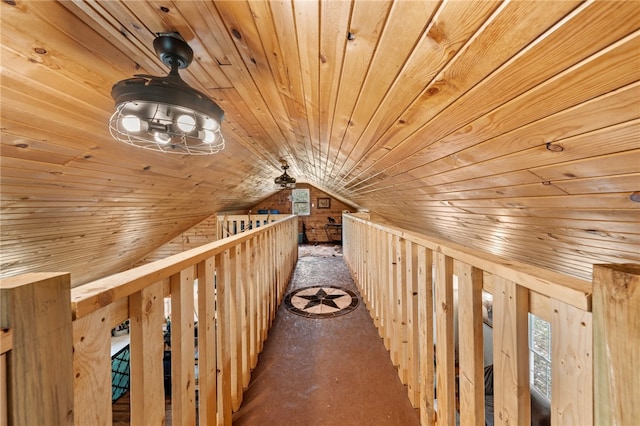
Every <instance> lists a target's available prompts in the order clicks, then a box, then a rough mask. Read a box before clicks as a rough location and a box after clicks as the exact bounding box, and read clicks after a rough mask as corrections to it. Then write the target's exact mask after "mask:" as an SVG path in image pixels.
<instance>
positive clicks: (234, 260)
mask: <svg viewBox="0 0 640 426" xmlns="http://www.w3.org/2000/svg"><path fill="white" fill-rule="evenodd" d="M229 255H230V256H229V262H230V270H229V274H230V287H229V288H228V291H229V294H230V296H231V300H230V304H229V312H230V316H229V319H230V322H229V350H230V355H231V371H230V373H231V409H232V410H233V411H234V412H235V411H237V410H238V408H240V404H241V402H242V401H241V396H240V393H241V392H242V374H239V373H240V365H241V361H240V356H241V353H242V341H241V339H240V336H239V334H240V333H239V331H238V328H239V326H240V307H239V303H240V300H239V288H238V269H239V267H238V263H239V259H238V255H237V252H236V247H235V246H234V247H233V248H231V249H230V250H229Z"/></svg>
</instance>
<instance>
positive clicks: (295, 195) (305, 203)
mask: <svg viewBox="0 0 640 426" xmlns="http://www.w3.org/2000/svg"><path fill="white" fill-rule="evenodd" d="M309 200H311V197H310V196H309V190H308V189H292V190H291V203H292V206H291V212H292V213H293V214H297V215H298V216H309V215H310V214H311V207H310V204H309Z"/></svg>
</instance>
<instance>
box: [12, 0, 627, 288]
mask: <svg viewBox="0 0 640 426" xmlns="http://www.w3.org/2000/svg"><path fill="white" fill-rule="evenodd" d="M0 8H2V9H1V13H0V25H1V27H2V31H1V32H0V55H1V56H2V67H1V69H0V74H1V77H2V78H1V80H0V86H1V87H0V89H1V90H0V93H1V96H2V111H1V120H2V124H1V126H0V136H1V137H0V144H1V148H2V149H1V151H0V155H1V162H2V167H1V169H0V178H1V180H2V182H1V183H2V187H1V202H2V204H1V212H0V213H1V215H0V233H1V241H0V244H1V247H0V248H1V253H0V255H1V259H0V265H1V271H0V276H11V275H16V274H21V273H25V272H32V271H69V272H71V276H72V285H77V284H80V283H84V282H87V281H90V280H93V279H96V278H98V277H102V276H106V275H109V274H112V273H114V272H118V271H121V270H124V269H128V268H130V267H131V266H132V265H133V264H135V262H137V261H138V260H139V259H141V258H144V257H145V256H147V255H148V254H149V253H151V252H152V251H154V250H155V249H157V248H158V247H161V246H162V245H163V244H166V243H167V242H169V241H171V240H173V239H174V238H176V237H178V236H179V235H181V234H182V233H183V232H185V231H186V230H188V229H190V228H192V227H193V226H195V225H196V224H198V223H200V222H202V221H203V220H205V219H206V218H208V217H210V216H211V215H213V214H215V213H216V212H221V211H229V210H235V211H238V210H239V211H242V212H246V211H248V210H249V209H255V208H259V207H261V206H260V201H261V200H265V199H267V198H268V197H270V196H274V194H276V189H275V188H274V186H273V178H274V177H275V176H277V175H279V174H280V173H281V169H280V165H281V161H282V160H285V161H286V162H287V163H288V164H289V165H290V166H291V169H290V170H289V172H290V174H291V175H292V176H294V177H304V181H305V182H306V183H308V184H310V185H313V186H315V187H316V188H320V189H321V190H322V191H323V192H325V193H326V194H328V195H329V196H331V197H332V198H333V200H332V207H333V205H334V204H336V203H335V202H333V201H334V200H335V199H339V200H344V201H345V202H346V203H348V204H352V205H354V206H358V208H361V209H368V210H369V211H371V212H372V213H375V214H378V215H380V216H382V217H384V218H386V219H387V220H388V221H389V222H392V223H394V224H395V225H397V226H400V227H403V228H407V229H412V230H416V231H419V232H421V233H424V234H429V235H433V236H436V237H439V238H446V239H448V240H450V241H453V242H456V243H459V244H465V245H467V246H468V247H470V248H473V249H474V250H478V251H482V252H489V253H492V254H496V255H500V256H503V257H507V258H510V259H514V260H517V261H524V262H528V263H530V264H532V265H536V266H540V267H543V268H547V269H550V270H553V271H558V272H561V273H564V274H568V275H572V276H574V277H580V278H582V279H590V277H591V273H592V269H593V265H594V264H599V263H636V264H637V263H640V250H639V248H640V203H639V202H638V201H634V200H638V199H640V185H639V181H640V137H639V135H640V108H639V104H638V99H640V55H638V52H639V51H640V2H638V1H624V0H623V1H615V0H612V1H581V0H564V1H502V0H486V1H439V0H424V1H392V0H381V1H370V0H318V1H309V0H291V1H285V2H277V1H268V2H267V1H248V0H237V1H210V0H192V1H172V2H158V1H155V0H140V1H125V0H111V1H100V2H96V1H89V0H77V1H53V0H43V1H26V0H17V1H4V2H0ZM171 31H178V32H180V34H182V36H183V37H184V38H185V40H187V42H188V43H189V45H190V46H191V47H192V48H193V50H194V58H195V59H194V61H193V63H192V64H191V65H190V66H189V68H187V69H186V70H182V71H181V76H182V77H183V78H184V80H185V81H186V82H187V83H189V84H190V85H192V86H193V87H195V88H197V89H198V90H201V91H203V92H204V93H206V94H207V95H208V96H210V97H211V98H212V99H214V100H215V102H216V103H218V104H219V105H220V106H221V107H222V109H223V110H224V111H225V119H224V122H223V124H222V132H223V134H224V137H225V139H226V142H227V143H226V148H225V150H224V151H222V152H221V153H219V154H216V155H213V156H203V157H197V158H196V157H190V156H181V155H163V154H160V153H154V152H150V151H147V150H141V149H136V148H134V147H131V146H128V145H123V144H120V143H118V142H115V141H114V140H113V139H112V138H111V136H110V134H109V130H108V126H107V121H108V119H109V117H110V115H111V114H112V113H113V110H114V104H113V100H112V98H111V96H110V90H111V87H112V85H113V84H114V83H116V82H118V81H120V80H123V79H126V78H130V77H132V76H133V75H134V74H153V75H165V74H166V73H167V71H168V70H167V68H166V67H165V66H164V65H163V64H162V63H161V61H160V60H159V59H158V58H157V56H156V54H155V52H154V51H153V47H152V43H153V39H154V38H155V36H156V34H157V33H162V32H171ZM275 197H276V198H277V197H278V195H275ZM313 198H314V201H315V198H317V197H315V196H314V197H313ZM264 207H267V206H264ZM278 209H279V210H283V211H284V208H282V209H280V208H278ZM333 210H334V208H332V209H331V216H338V215H337V213H338V209H335V212H334V211H333ZM329 215H330V214H328V213H327V214H325V213H322V215H321V216H319V218H320V219H319V221H317V222H316V221H315V220H314V221H313V222H311V221H309V223H307V226H308V228H309V230H310V231H309V236H310V238H318V239H320V238H321V237H322V236H323V232H322V228H321V227H320V225H322V223H323V221H324V219H325V216H329ZM310 219H311V218H310Z"/></svg>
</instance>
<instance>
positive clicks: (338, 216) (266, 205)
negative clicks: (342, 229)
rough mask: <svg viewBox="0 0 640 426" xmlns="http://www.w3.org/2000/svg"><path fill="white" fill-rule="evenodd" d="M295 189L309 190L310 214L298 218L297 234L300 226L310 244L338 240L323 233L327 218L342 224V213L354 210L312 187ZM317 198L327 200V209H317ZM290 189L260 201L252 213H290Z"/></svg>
mask: <svg viewBox="0 0 640 426" xmlns="http://www.w3.org/2000/svg"><path fill="white" fill-rule="evenodd" d="M296 189H309V194H310V197H311V214H310V215H309V216H299V221H298V223H299V225H298V226H299V232H302V229H303V228H302V225H303V224H304V226H305V228H306V234H307V239H308V240H309V242H310V243H327V242H335V241H337V240H338V238H337V236H336V235H335V233H333V232H329V234H327V232H326V231H325V228H324V225H325V224H327V223H328V222H329V220H328V219H327V218H328V217H331V218H333V219H334V220H335V221H336V222H337V223H341V222H342V212H344V211H345V210H346V211H349V212H355V211H356V209H355V208H353V207H352V206H349V205H347V204H345V203H343V202H342V201H340V200H338V199H337V198H334V197H332V196H331V195H330V194H328V193H326V192H324V191H321V190H320V189H318V188H316V187H315V186H313V185H309V184H305V183H298V184H296ZM318 198H329V199H330V200H331V201H330V207H329V208H319V207H318ZM291 207H292V206H291V189H282V190H280V191H278V192H276V193H275V194H273V195H272V196H270V197H268V198H266V199H264V200H262V201H260V202H259V203H258V204H256V205H254V206H253V207H252V208H251V211H252V212H253V213H257V212H258V210H269V211H271V210H278V211H279V212H280V213H281V214H290V213H291Z"/></svg>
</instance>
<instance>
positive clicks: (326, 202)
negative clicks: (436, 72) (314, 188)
mask: <svg viewBox="0 0 640 426" xmlns="http://www.w3.org/2000/svg"><path fill="white" fill-rule="evenodd" d="M318 208H319V209H330V208H331V198H318Z"/></svg>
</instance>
